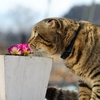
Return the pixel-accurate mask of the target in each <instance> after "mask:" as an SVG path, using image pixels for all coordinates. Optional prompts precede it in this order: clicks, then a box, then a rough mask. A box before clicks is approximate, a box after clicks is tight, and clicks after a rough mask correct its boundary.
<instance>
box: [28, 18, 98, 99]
mask: <svg viewBox="0 0 100 100" xmlns="http://www.w3.org/2000/svg"><path fill="white" fill-rule="evenodd" d="M76 33H78V34H77V36H76V38H75V41H74V45H73V46H72V50H71V53H70V54H69V56H68V57H66V59H64V62H65V65H66V66H67V68H68V69H69V70H70V71H71V72H72V73H73V74H74V75H76V76H77V77H78V78H79V100H100V26H98V25H95V24H92V23H90V22H86V21H75V20H71V19H67V18H47V19H44V20H42V21H40V22H38V23H37V24H36V25H34V27H33V29H32V35H31V37H30V39H29V41H28V43H29V45H30V47H31V48H32V49H33V50H34V51H35V50H37V51H43V52H47V53H49V54H61V55H62V54H63V53H64V52H65V50H66V48H67V47H68V46H69V45H70V43H71V42H72V39H73V38H74V37H75V34H76ZM66 95H67V94H66ZM54 100H56V99H54ZM62 100H63V99H62ZM65 100H66V99H65Z"/></svg>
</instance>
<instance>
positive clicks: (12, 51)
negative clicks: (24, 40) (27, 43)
mask: <svg viewBox="0 0 100 100" xmlns="http://www.w3.org/2000/svg"><path fill="white" fill-rule="evenodd" d="M8 52H9V53H10V54H13V55H21V54H22V51H21V50H20V48H18V47H17V46H16V45H14V46H11V47H10V48H8Z"/></svg>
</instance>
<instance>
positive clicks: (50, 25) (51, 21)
mask: <svg viewBox="0 0 100 100" xmlns="http://www.w3.org/2000/svg"><path fill="white" fill-rule="evenodd" d="M46 24H47V25H48V26H49V27H51V28H55V27H56V22H55V21H54V20H53V19H48V20H46Z"/></svg>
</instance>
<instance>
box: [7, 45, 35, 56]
mask: <svg viewBox="0 0 100 100" xmlns="http://www.w3.org/2000/svg"><path fill="white" fill-rule="evenodd" d="M8 52H9V53H10V54H14V55H24V56H28V55H30V54H32V53H33V52H32V51H31V49H30V48H29V46H28V44H17V45H14V46H11V47H10V48H8Z"/></svg>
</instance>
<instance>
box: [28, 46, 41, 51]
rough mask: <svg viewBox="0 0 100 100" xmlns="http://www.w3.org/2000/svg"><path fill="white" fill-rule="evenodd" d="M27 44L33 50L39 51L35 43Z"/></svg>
mask: <svg viewBox="0 0 100 100" xmlns="http://www.w3.org/2000/svg"><path fill="white" fill-rule="evenodd" d="M29 46H30V48H31V49H32V50H33V51H39V50H40V48H37V47H36V45H34V44H29Z"/></svg>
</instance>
